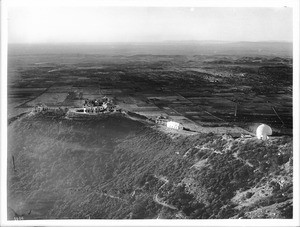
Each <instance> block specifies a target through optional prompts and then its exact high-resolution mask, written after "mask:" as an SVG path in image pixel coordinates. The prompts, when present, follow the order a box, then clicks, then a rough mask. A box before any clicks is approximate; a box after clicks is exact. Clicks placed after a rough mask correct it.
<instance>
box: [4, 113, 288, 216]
mask: <svg viewBox="0 0 300 227" xmlns="http://www.w3.org/2000/svg"><path fill="white" fill-rule="evenodd" d="M9 144H10V145H9V165H8V173H9V184H8V191H9V193H8V195H9V197H8V201H9V207H10V209H9V210H10V218H14V217H16V214H15V213H17V215H19V216H22V217H23V218H24V219H50V218H51V219H56V218H114V219H115V218H118V219H119V218H157V217H160V218H240V217H241V218H291V217H292V198H293V197H292V195H293V191H292V140H291V138H289V137H280V138H275V139H271V140H269V141H266V142H263V141H258V140H256V139H255V138H249V139H245V138H238V139H233V138H232V137H230V136H226V135H225V136H224V135H223V136H221V135H213V134H200V135H194V136H175V137H174V135H173V136H170V135H167V134H165V133H163V132H160V131H158V130H156V129H155V127H154V128H153V126H152V127H150V126H147V125H143V124H141V123H139V122H138V121H133V120H130V119H127V118H125V117H123V116H119V115H113V116H106V117H103V118H102V117H100V118H97V119H90V120H78V121H74V120H65V119H61V118H53V116H51V117H49V116H45V115H43V114H41V115H37V116H32V117H25V118H23V119H22V120H18V121H15V122H13V123H12V124H11V125H10V127H9ZM13 157H14V164H15V168H14V167H13V162H12V158H13ZM11 209H13V210H14V212H15V213H14V212H12V211H11Z"/></svg>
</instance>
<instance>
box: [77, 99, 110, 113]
mask: <svg viewBox="0 0 300 227" xmlns="http://www.w3.org/2000/svg"><path fill="white" fill-rule="evenodd" d="M115 108H116V106H115V105H114V104H113V103H112V101H111V100H110V99H109V98H107V97H106V96H104V97H103V98H102V99H101V100H100V99H94V100H89V99H86V100H85V101H84V104H83V108H82V109H80V110H82V111H78V112H83V113H101V112H104V111H110V112H111V111H114V110H115Z"/></svg>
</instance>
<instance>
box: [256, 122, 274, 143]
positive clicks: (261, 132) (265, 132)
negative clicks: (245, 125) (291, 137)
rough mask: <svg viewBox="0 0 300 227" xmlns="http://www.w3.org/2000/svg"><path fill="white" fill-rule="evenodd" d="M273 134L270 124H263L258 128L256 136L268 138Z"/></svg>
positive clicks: (262, 138)
mask: <svg viewBox="0 0 300 227" xmlns="http://www.w3.org/2000/svg"><path fill="white" fill-rule="evenodd" d="M270 135H272V129H271V127H270V126H268V125H265V124H262V125H260V126H258V127H257V129H256V137H257V139H259V140H267V139H269V137H268V136H270Z"/></svg>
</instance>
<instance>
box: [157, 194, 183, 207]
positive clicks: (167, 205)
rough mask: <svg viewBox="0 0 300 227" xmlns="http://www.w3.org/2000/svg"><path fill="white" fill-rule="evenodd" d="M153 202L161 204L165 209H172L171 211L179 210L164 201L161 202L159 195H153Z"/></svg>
mask: <svg viewBox="0 0 300 227" xmlns="http://www.w3.org/2000/svg"><path fill="white" fill-rule="evenodd" d="M153 200H154V202H156V203H158V204H160V205H162V206H164V207H167V208H170V209H172V210H178V209H177V208H176V207H174V206H172V205H169V204H167V203H165V202H164V201H161V200H160V199H159V198H158V195H157V194H155V195H153Z"/></svg>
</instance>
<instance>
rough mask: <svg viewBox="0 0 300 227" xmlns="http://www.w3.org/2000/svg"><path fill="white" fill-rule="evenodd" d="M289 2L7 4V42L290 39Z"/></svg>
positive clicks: (253, 40) (291, 29) (290, 11)
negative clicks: (274, 5)
mask: <svg viewBox="0 0 300 227" xmlns="http://www.w3.org/2000/svg"><path fill="white" fill-rule="evenodd" d="M292 31H293V23H292V8H287V7H282V8H278V7H277V8H266V7H265V8H263V7H260V8H259V7H256V8H254V7H251V8H249V7H248V8H246V7H245V8H234V7H223V8H221V7H218V8H216V7H215V8H214V7H212V8H205V7H102V6H101V7H81V8H79V7H72V6H70V7H57V6H54V7H53V6H52V7H43V6H22V7H9V8H8V43H11V44H22V43H28V44H31V43H41V44H44V43H53V44H59V43H87V44H88V43H161V42H205V41H206V42H207V41H210V42H292V41H293V34H292V33H293V32H292Z"/></svg>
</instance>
